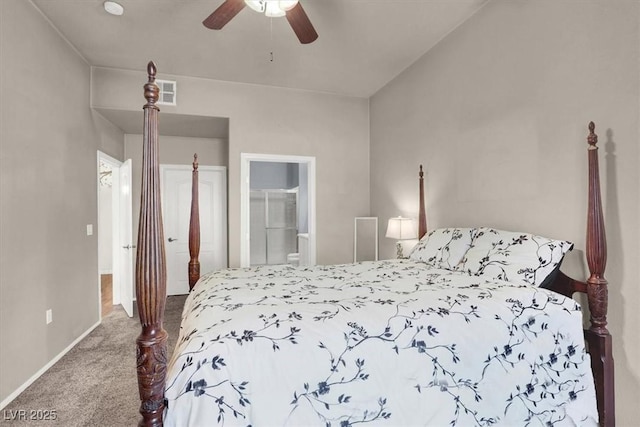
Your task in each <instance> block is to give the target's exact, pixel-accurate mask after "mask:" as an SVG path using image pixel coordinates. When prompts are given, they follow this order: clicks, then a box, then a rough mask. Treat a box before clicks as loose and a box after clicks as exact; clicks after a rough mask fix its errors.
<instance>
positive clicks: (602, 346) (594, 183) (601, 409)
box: [585, 122, 615, 427]
mask: <svg viewBox="0 0 640 427" xmlns="http://www.w3.org/2000/svg"><path fill="white" fill-rule="evenodd" d="M587 142H588V143H589V149H588V153H589V154H588V155H589V206H588V216H587V264H588V265H589V272H590V276H589V279H587V295H588V298H589V311H590V313H591V326H590V327H589V329H588V330H587V331H585V338H586V341H587V344H588V346H589V354H590V356H591V369H592V371H593V376H594V381H595V384H596V390H597V391H598V393H597V399H598V413H599V416H600V425H602V426H606V427H609V426H611V427H613V426H614V425H615V399H614V384H613V380H614V377H613V354H612V345H611V335H610V334H609V331H608V330H607V305H608V289H607V286H608V283H607V280H606V279H605V278H604V270H605V267H606V264H607V242H606V237H605V231H604V217H603V214H602V199H601V195H600V172H599V167H598V147H597V146H596V144H597V143H598V136H597V135H596V134H595V124H594V123H593V122H590V123H589V136H588V137H587Z"/></svg>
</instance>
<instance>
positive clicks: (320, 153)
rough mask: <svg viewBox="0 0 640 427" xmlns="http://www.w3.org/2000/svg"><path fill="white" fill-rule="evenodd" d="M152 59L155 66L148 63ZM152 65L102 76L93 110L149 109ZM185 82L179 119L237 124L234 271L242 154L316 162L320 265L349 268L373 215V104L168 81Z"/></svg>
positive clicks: (96, 78) (232, 182)
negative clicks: (360, 230)
mask: <svg viewBox="0 0 640 427" xmlns="http://www.w3.org/2000/svg"><path fill="white" fill-rule="evenodd" d="M148 59H152V58H148ZM148 59H147V58H141V64H140V69H141V71H139V72H135V71H125V70H117V69H107V68H95V69H94V70H93V79H92V102H93V104H94V106H96V107H101V108H116V109H121V110H138V109H140V108H141V107H142V105H143V104H144V98H143V96H142V95H143V90H142V86H143V85H144V83H145V82H146V73H144V72H142V70H144V69H145V67H146V61H145V60H148ZM157 65H158V70H159V74H158V77H159V78H171V79H175V80H177V82H178V88H179V89H178V90H179V92H180V94H179V96H178V99H179V100H180V101H179V105H178V106H177V107H168V106H163V107H162V111H161V113H160V120H162V115H163V114H171V113H179V114H191V115H200V116H208V117H226V118H229V162H228V178H229V180H228V183H229V193H228V198H229V207H228V209H229V263H230V265H231V266H237V265H239V263H240V153H242V152H247V153H264V154H284V155H299V156H315V157H316V179H317V189H316V194H317V199H316V206H317V215H316V218H317V223H316V225H317V254H318V257H317V261H318V263H321V264H330V263H339V262H349V261H351V259H352V256H353V255H352V254H353V246H352V245H353V243H352V242H353V218H354V217H355V216H362V215H367V214H368V212H369V104H368V100H367V99H362V98H352V97H341V96H336V95H329V94H323V93H317V92H311V91H301V90H291V89H282V88H275V87H266V86H258V85H249V84H237V83H229V82H220V81H213V80H206V79H199V78H191V77H184V76H166V75H162V64H157Z"/></svg>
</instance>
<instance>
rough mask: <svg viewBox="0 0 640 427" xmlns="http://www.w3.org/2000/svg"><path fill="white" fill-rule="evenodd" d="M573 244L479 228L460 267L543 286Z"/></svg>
mask: <svg viewBox="0 0 640 427" xmlns="http://www.w3.org/2000/svg"><path fill="white" fill-rule="evenodd" d="M572 248H573V243H571V242H566V241H564V240H553V239H549V238H546V237H542V236H536V235H533V234H529V233H518V232H511V231H503V230H495V229H493V228H486V227H482V228H479V229H478V231H477V233H476V234H475V236H474V239H473V242H471V247H470V248H469V250H468V251H467V253H466V254H465V255H464V258H463V260H462V262H461V264H460V266H459V269H460V270H463V271H466V272H467V273H469V274H473V275H476V276H483V277H486V278H488V279H497V280H505V281H507V282H511V283H515V284H518V285H534V286H540V285H541V284H542V282H544V279H545V278H546V277H547V276H548V275H549V274H550V273H552V272H553V271H554V269H555V268H556V267H558V266H559V265H560V263H561V262H562V258H563V257H564V254H565V253H567V252H568V251H570V250H571V249H572Z"/></svg>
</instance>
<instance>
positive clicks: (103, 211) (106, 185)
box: [97, 151, 135, 318]
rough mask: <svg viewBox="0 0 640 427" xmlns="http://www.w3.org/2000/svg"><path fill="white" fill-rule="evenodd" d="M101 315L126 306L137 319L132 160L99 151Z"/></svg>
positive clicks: (99, 282) (128, 312) (125, 308)
mask: <svg viewBox="0 0 640 427" xmlns="http://www.w3.org/2000/svg"><path fill="white" fill-rule="evenodd" d="M97 157H98V161H97V170H98V295H99V298H98V310H99V311H98V312H99V313H100V318H102V317H103V316H106V315H108V314H109V313H110V312H111V310H112V309H113V306H115V305H122V307H123V308H124V310H125V311H126V313H127V315H128V316H129V317H132V316H133V256H134V248H135V246H134V245H133V243H132V224H131V221H132V216H131V160H127V161H126V162H121V161H120V160H117V159H114V158H113V157H111V156H109V155H107V154H105V153H103V152H101V151H98V156H97Z"/></svg>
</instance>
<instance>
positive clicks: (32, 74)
mask: <svg viewBox="0 0 640 427" xmlns="http://www.w3.org/2000/svg"><path fill="white" fill-rule="evenodd" d="M0 63H1V64H2V66H1V68H0V70H1V71H0V72H1V77H0V91H1V92H0V121H1V124H0V206H1V209H0V234H1V236H2V237H1V238H0V342H1V343H2V344H0V402H1V401H3V400H5V399H6V398H7V397H8V396H9V395H10V394H11V393H13V392H14V391H15V390H16V389H18V388H19V387H20V386H21V385H22V384H24V383H25V382H26V381H27V380H28V379H29V378H30V377H32V376H33V375H34V374H35V373H36V372H37V371H38V370H40V369H41V368H42V367H43V366H45V365H46V364H47V363H48V362H49V361H50V360H52V359H53V358H54V357H56V356H57V355H58V354H59V353H60V352H61V351H63V350H64V349H65V348H66V347H67V346H69V344H71V343H72V342H73V341H74V340H75V339H76V338H78V337H79V336H80V335H82V334H83V333H84V332H85V331H87V330H88V329H89V328H90V327H92V326H93V325H94V324H96V322H98V320H99V314H98V240H97V231H98V227H97V166H96V163H97V154H96V153H97V150H101V151H103V152H105V153H107V154H109V155H111V156H113V157H116V158H122V155H123V137H124V136H123V134H122V133H121V132H120V131H119V130H118V129H117V128H115V127H113V126H112V125H110V124H109V123H107V122H106V121H105V120H104V119H102V117H101V116H99V115H97V114H94V113H92V111H91V110H90V108H89V89H90V84H89V78H90V69H89V66H88V65H87V64H86V63H85V62H84V61H83V60H82V59H81V58H80V57H79V56H78V55H77V54H76V53H75V52H74V51H73V50H72V49H71V48H70V46H69V45H68V44H67V43H66V42H65V41H63V40H62V39H61V38H60V36H59V35H58V33H57V32H56V31H55V30H53V29H52V28H51V26H50V25H49V24H48V23H47V22H46V21H45V19H44V18H43V17H42V16H41V15H40V14H39V12H38V11H37V10H36V9H35V8H34V7H33V6H32V5H31V4H30V3H29V2H26V1H22V0H2V1H0ZM87 224H93V226H94V235H93V236H87V235H86V225H87ZM47 309H52V310H53V323H51V324H49V325H46V324H45V310H47Z"/></svg>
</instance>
